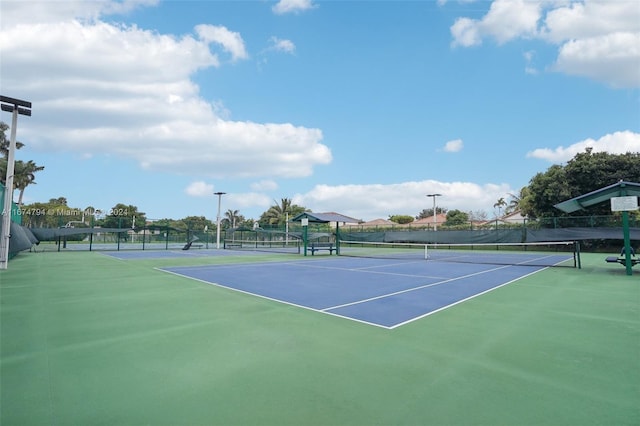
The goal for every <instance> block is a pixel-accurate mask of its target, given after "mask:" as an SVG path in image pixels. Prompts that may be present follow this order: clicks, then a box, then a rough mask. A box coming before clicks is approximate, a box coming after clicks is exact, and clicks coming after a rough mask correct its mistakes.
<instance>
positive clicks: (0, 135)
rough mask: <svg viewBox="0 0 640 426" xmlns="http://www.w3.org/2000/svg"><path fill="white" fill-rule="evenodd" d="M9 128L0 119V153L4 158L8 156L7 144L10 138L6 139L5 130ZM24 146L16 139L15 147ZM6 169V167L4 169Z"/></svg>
mask: <svg viewBox="0 0 640 426" xmlns="http://www.w3.org/2000/svg"><path fill="white" fill-rule="evenodd" d="M8 129H9V125H8V124H7V123H4V122H2V121H0V153H2V158H4V159H5V160H6V159H7V158H8V157H9V144H10V142H11V141H10V140H8V139H7V136H6V135H5V132H6V131H7V130H8ZM23 146H24V144H23V143H22V142H18V141H16V149H20V148H22V147H23ZM5 170H6V169H5Z"/></svg>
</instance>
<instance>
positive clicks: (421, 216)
mask: <svg viewBox="0 0 640 426" xmlns="http://www.w3.org/2000/svg"><path fill="white" fill-rule="evenodd" d="M447 211H448V209H447V208H446V207H437V206H436V214H445V213H446V212H447ZM429 217H433V208H430V209H423V210H422V211H421V212H420V213H418V215H417V216H416V219H426V218H429Z"/></svg>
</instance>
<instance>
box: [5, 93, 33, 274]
mask: <svg viewBox="0 0 640 426" xmlns="http://www.w3.org/2000/svg"><path fill="white" fill-rule="evenodd" d="M0 102H1V103H2V111H7V112H11V113H13V116H12V118H11V137H10V139H9V152H8V154H7V175H6V179H5V187H4V203H3V204H4V205H3V207H2V230H1V232H0V269H7V267H8V264H9V239H10V238H11V203H12V202H13V175H14V172H15V153H16V128H17V127H18V114H22V115H28V116H30V115H31V102H27V101H23V100H20V99H14V98H9V97H7V96H0Z"/></svg>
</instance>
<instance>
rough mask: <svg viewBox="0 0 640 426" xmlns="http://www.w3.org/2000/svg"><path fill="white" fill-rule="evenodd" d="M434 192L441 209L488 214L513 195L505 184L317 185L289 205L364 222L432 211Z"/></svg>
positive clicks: (297, 195) (429, 182)
mask: <svg viewBox="0 0 640 426" xmlns="http://www.w3.org/2000/svg"><path fill="white" fill-rule="evenodd" d="M434 192H435V193H439V194H443V195H442V197H438V199H437V205H438V206H440V207H445V208H447V209H449V210H453V209H458V210H461V211H464V212H470V211H474V212H475V211H485V212H490V211H491V209H492V208H493V207H492V206H493V204H495V202H496V200H497V199H499V198H501V197H506V196H507V194H509V193H514V192H516V191H514V190H513V189H511V188H510V187H509V185H507V184H499V185H496V184H485V185H478V184H475V183H471V182H438V181H434V180H425V181H419V182H403V183H398V184H386V185H385V184H371V185H334V186H331V185H317V186H315V187H314V188H313V189H312V190H311V191H309V192H307V193H305V194H296V195H295V196H294V197H292V201H293V202H294V203H296V204H299V205H302V206H305V207H307V208H309V209H311V210H312V211H315V212H328V211H335V212H339V213H342V214H345V215H347V216H351V217H353V218H356V219H362V220H365V221H367V220H373V219H377V218H383V219H386V218H388V217H389V216H390V215H394V214H406V215H410V216H416V215H418V214H419V213H420V212H421V211H422V210H423V209H428V208H432V207H433V201H432V199H431V198H428V197H427V196H426V194H430V193H434Z"/></svg>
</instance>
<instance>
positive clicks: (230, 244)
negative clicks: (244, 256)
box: [224, 242, 242, 249]
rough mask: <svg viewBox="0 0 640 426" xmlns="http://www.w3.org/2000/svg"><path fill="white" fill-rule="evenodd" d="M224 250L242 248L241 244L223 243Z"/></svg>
mask: <svg viewBox="0 0 640 426" xmlns="http://www.w3.org/2000/svg"><path fill="white" fill-rule="evenodd" d="M224 248H226V249H228V248H242V243H228V242H225V243H224Z"/></svg>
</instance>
